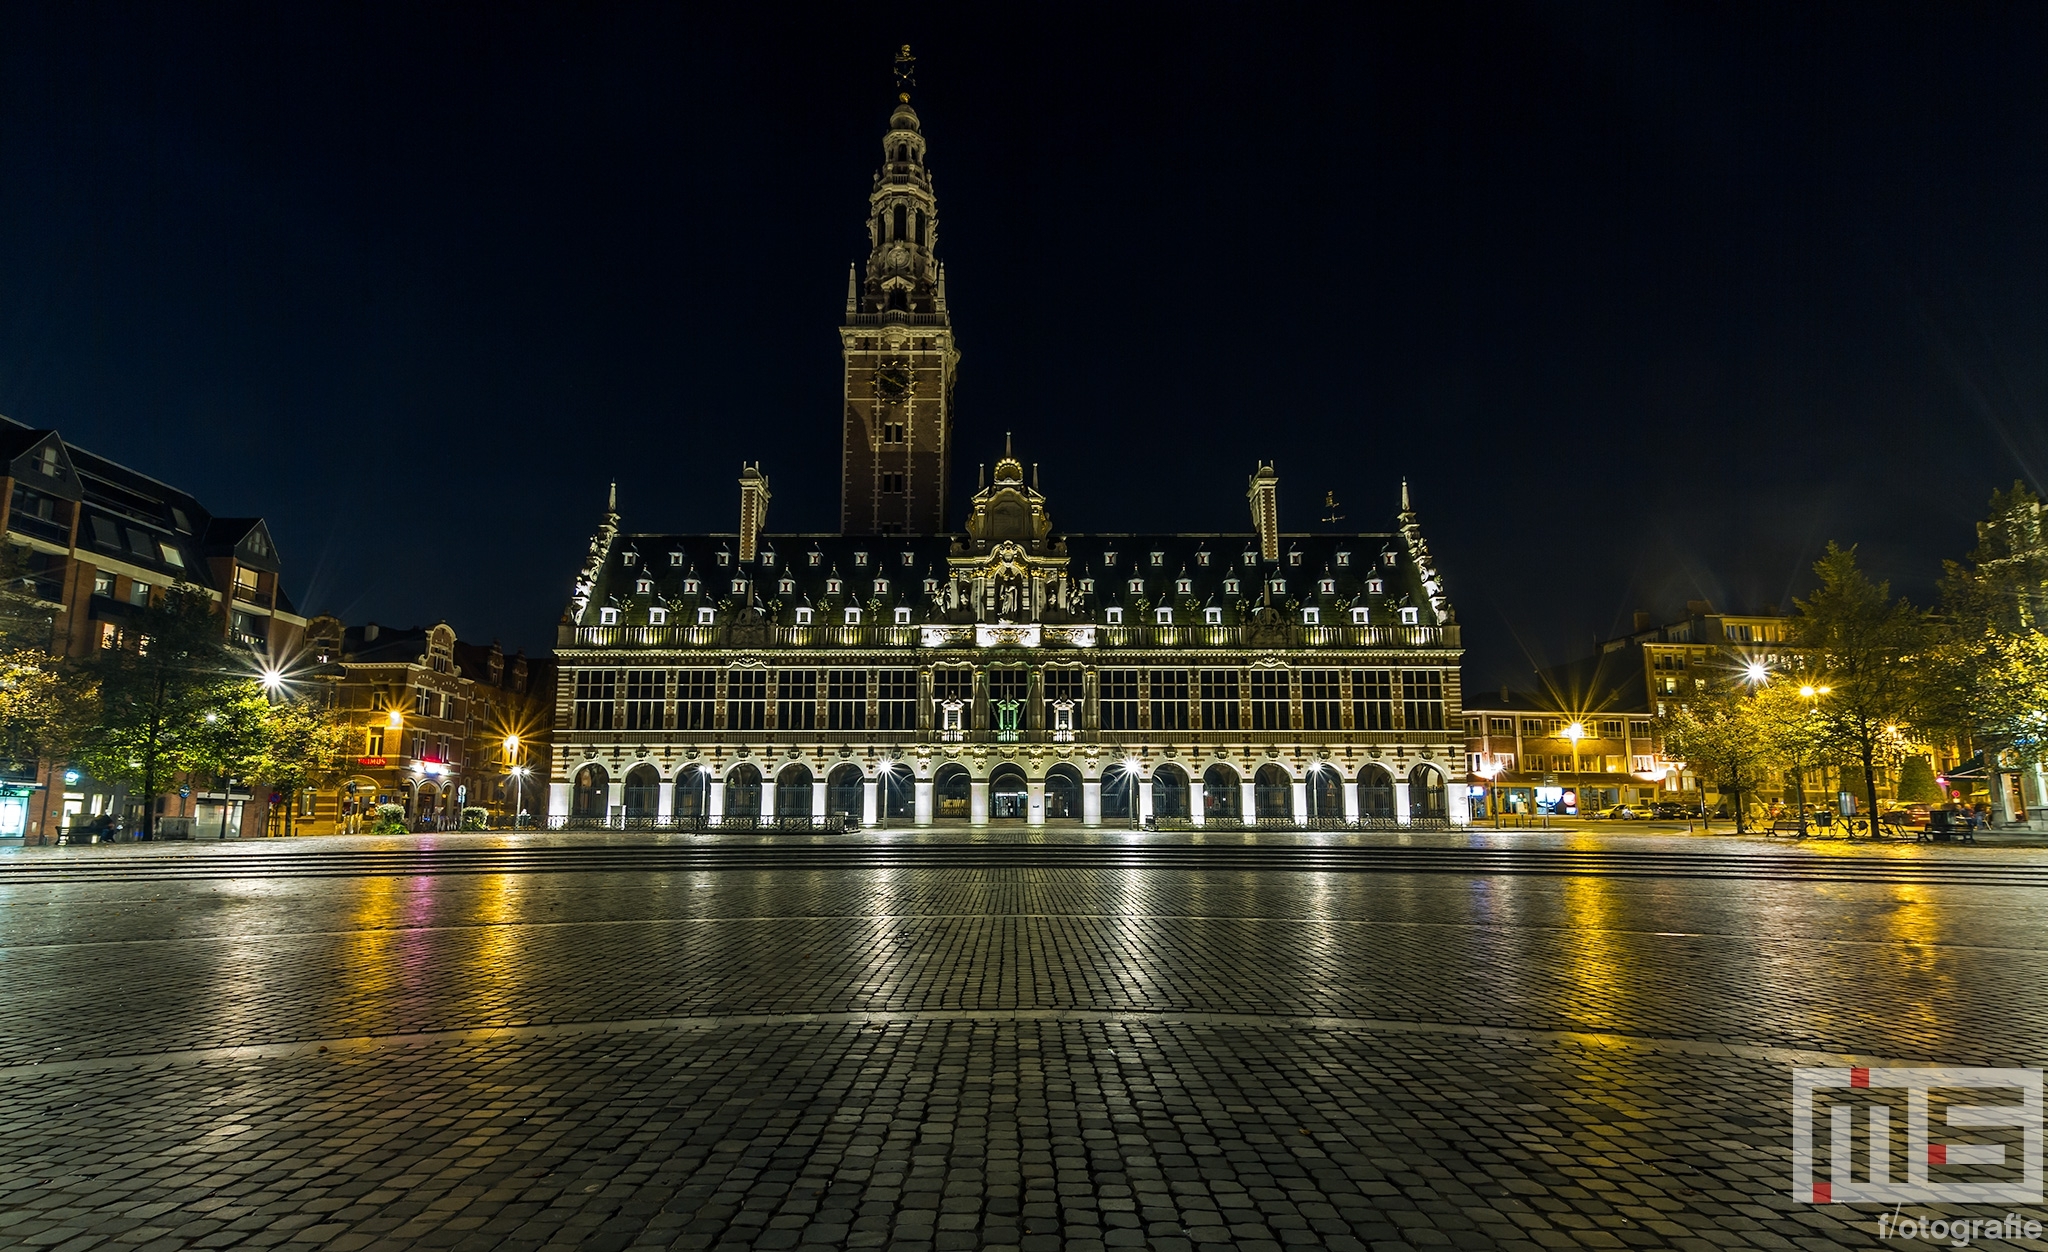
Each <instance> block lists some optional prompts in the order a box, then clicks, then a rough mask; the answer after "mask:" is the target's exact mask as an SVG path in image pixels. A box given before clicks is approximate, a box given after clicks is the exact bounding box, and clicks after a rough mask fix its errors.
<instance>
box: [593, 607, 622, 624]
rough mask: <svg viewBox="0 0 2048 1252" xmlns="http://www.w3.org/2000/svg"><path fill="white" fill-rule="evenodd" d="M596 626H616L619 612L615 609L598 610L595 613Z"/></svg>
mask: <svg viewBox="0 0 2048 1252" xmlns="http://www.w3.org/2000/svg"><path fill="white" fill-rule="evenodd" d="M597 624H598V625H600V626H616V625H618V624H619V611H618V610H617V609H599V610H598V611H597Z"/></svg>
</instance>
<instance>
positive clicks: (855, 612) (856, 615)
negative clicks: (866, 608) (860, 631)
mask: <svg viewBox="0 0 2048 1252" xmlns="http://www.w3.org/2000/svg"><path fill="white" fill-rule="evenodd" d="M846 624H847V625H848V626H858V625H860V610H859V609H848V610H846Z"/></svg>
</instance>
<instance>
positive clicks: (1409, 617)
mask: <svg viewBox="0 0 2048 1252" xmlns="http://www.w3.org/2000/svg"><path fill="white" fill-rule="evenodd" d="M1421 620H1422V610H1421V609H1413V608H1409V609H1402V610H1401V624H1402V625H1403V626H1413V625H1415V624H1416V623H1418V622H1420V621H1421Z"/></svg>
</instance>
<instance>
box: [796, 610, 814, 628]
mask: <svg viewBox="0 0 2048 1252" xmlns="http://www.w3.org/2000/svg"><path fill="white" fill-rule="evenodd" d="M796 624H797V625H799V626H808V625H810V624H811V611H810V610H809V609H798V610H797V611H796Z"/></svg>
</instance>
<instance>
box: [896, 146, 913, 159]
mask: <svg viewBox="0 0 2048 1252" xmlns="http://www.w3.org/2000/svg"><path fill="white" fill-rule="evenodd" d="M896 159H897V160H899V161H908V160H909V159H910V145H909V144H907V143H899V144H897V145H896Z"/></svg>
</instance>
